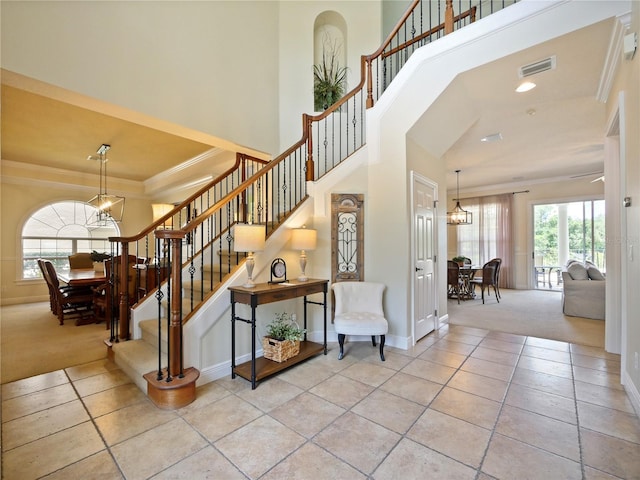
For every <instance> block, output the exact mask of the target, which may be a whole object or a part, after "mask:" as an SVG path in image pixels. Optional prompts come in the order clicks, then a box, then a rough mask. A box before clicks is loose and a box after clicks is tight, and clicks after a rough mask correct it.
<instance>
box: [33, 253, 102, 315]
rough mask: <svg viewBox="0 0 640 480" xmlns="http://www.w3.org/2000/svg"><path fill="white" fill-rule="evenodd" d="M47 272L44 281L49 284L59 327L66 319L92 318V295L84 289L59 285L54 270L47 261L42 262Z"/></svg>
mask: <svg viewBox="0 0 640 480" xmlns="http://www.w3.org/2000/svg"><path fill="white" fill-rule="evenodd" d="M44 267H45V269H46V272H47V277H46V280H47V281H48V282H51V290H50V291H51V293H52V294H53V296H54V302H55V309H56V311H55V312H54V313H55V314H56V315H57V316H58V320H59V321H60V325H64V320H65V318H66V317H71V316H75V317H78V316H79V317H80V318H81V319H82V320H84V319H85V318H87V317H91V316H93V307H92V305H93V294H92V292H91V291H88V290H87V289H86V288H78V289H75V288H68V287H64V286H61V285H60V280H59V279H58V274H57V273H56V269H55V267H54V266H53V263H51V262H50V261H49V260H44Z"/></svg>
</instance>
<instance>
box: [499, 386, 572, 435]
mask: <svg viewBox="0 0 640 480" xmlns="http://www.w3.org/2000/svg"><path fill="white" fill-rule="evenodd" d="M505 404H506V405H512V406H514V407H518V408H521V409H523V410H527V411H529V412H533V413H538V414H540V415H546V416H547V417H551V418H555V419H556V420H562V421H563V422H568V423H571V424H573V425H576V424H577V416H576V406H575V402H574V400H573V399H571V398H567V397H562V396H560V395H555V394H553V393H547V392H544V391H542V390H537V389H535V388H529V387H526V386H524V385H518V384H514V383H512V384H511V386H510V387H509V391H508V392H507V396H506V398H505Z"/></svg>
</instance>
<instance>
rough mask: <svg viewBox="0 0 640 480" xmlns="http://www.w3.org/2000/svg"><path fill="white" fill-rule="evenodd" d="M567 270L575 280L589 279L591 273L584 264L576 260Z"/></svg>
mask: <svg viewBox="0 0 640 480" xmlns="http://www.w3.org/2000/svg"><path fill="white" fill-rule="evenodd" d="M567 272H569V275H570V276H571V278H572V279H574V280H589V274H588V273H587V269H586V268H584V265H582V264H581V263H578V262H574V263H572V264H571V265H569V267H568V268H567Z"/></svg>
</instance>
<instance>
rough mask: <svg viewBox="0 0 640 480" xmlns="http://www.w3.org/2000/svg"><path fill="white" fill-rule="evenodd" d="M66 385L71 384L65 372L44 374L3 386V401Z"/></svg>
mask: <svg viewBox="0 0 640 480" xmlns="http://www.w3.org/2000/svg"><path fill="white" fill-rule="evenodd" d="M65 383H69V378H68V377H67V375H66V374H65V373H64V370H56V371H55V372H50V373H43V374H42V375H36V376H35V377H29V378H25V379H22V380H16V381H15V382H11V383H5V384H3V385H2V400H9V399H11V398H14V397H20V396H22V395H27V394H29V393H34V392H38V391H40V390H46V389H48V388H51V387H57V386H58V385H62V384H65Z"/></svg>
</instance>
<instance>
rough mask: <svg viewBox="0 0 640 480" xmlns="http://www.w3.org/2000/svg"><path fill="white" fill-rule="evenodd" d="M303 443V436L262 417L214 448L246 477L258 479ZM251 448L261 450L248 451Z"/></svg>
mask: <svg viewBox="0 0 640 480" xmlns="http://www.w3.org/2000/svg"><path fill="white" fill-rule="evenodd" d="M304 442H305V439H304V437H302V436H301V435H298V434H297V433H296V432H294V431H293V430H291V429H289V428H287V427H285V426H284V425H282V424H281V423H279V422H277V421H276V420H274V419H273V418H270V417H268V416H262V417H260V418H258V419H256V420H254V421H253V422H251V423H249V424H247V425H245V426H244V427H242V428H240V429H238V430H236V431H235V432H233V433H231V434H229V435H227V436H226V437H224V438H222V439H220V440H218V441H217V442H216V443H215V444H214V446H215V447H216V448H217V449H218V450H220V452H222V454H223V455H224V456H225V457H226V458H228V459H229V460H230V461H231V462H232V463H233V464H234V465H235V466H236V467H238V469H239V470H240V471H242V472H243V473H244V474H245V475H247V476H248V477H249V478H258V477H260V476H261V475H263V474H264V473H265V472H267V471H268V470H270V469H271V468H272V467H273V466H274V465H276V464H277V463H278V462H279V461H280V460H281V459H283V458H284V457H286V456H287V455H289V454H290V453H291V452H293V451H294V450H296V449H297V448H299V447H300V446H301V445H302V444H303V443H304ZM252 445H260V446H262V448H251V446H252Z"/></svg>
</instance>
